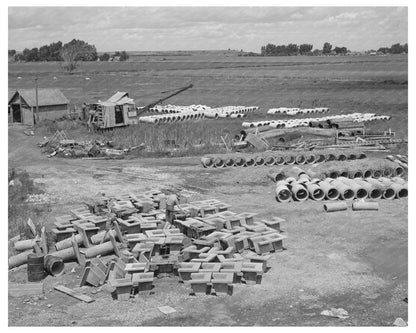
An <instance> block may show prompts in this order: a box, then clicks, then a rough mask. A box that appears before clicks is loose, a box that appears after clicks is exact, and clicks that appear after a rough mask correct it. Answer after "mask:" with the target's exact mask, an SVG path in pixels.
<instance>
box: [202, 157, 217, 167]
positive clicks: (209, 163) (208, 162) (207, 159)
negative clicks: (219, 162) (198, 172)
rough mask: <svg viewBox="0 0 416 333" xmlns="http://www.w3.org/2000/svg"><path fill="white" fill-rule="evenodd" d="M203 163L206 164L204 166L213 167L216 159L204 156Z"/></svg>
mask: <svg viewBox="0 0 416 333" xmlns="http://www.w3.org/2000/svg"><path fill="white" fill-rule="evenodd" d="M201 163H202V165H203V166H204V168H211V167H213V166H214V160H213V158H212V157H202V158H201Z"/></svg>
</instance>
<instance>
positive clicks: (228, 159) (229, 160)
mask: <svg viewBox="0 0 416 333" xmlns="http://www.w3.org/2000/svg"><path fill="white" fill-rule="evenodd" d="M225 165H226V166H228V167H230V166H233V165H234V160H233V159H232V158H227V159H226V160H225Z"/></svg>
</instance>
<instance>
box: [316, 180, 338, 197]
mask: <svg viewBox="0 0 416 333" xmlns="http://www.w3.org/2000/svg"><path fill="white" fill-rule="evenodd" d="M318 184H319V187H320V188H321V189H322V191H324V193H325V198H326V199H327V200H338V198H339V192H338V190H337V189H336V188H335V187H334V186H332V185H331V184H330V183H328V182H325V181H321V182H319V183H318Z"/></svg>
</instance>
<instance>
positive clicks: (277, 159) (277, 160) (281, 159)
mask: <svg viewBox="0 0 416 333" xmlns="http://www.w3.org/2000/svg"><path fill="white" fill-rule="evenodd" d="M274 161H275V162H274V164H276V165H284V164H285V163H286V159H285V157H284V156H276V157H275V159H274ZM293 162H294V160H293ZM291 164H293V163H291Z"/></svg>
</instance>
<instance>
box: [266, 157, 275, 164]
mask: <svg viewBox="0 0 416 333" xmlns="http://www.w3.org/2000/svg"><path fill="white" fill-rule="evenodd" d="M274 163H275V160H274V157H273V156H267V157H266V158H265V160H264V164H266V165H273V164H274Z"/></svg>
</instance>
